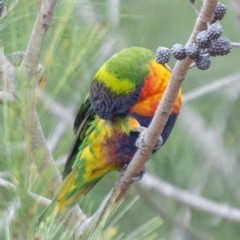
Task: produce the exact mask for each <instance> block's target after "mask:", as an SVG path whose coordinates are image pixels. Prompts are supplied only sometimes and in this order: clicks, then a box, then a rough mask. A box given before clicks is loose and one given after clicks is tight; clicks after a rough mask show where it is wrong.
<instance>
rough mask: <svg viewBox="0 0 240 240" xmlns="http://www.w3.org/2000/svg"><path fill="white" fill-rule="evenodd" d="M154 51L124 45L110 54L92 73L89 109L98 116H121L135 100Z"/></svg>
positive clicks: (104, 117)
mask: <svg viewBox="0 0 240 240" xmlns="http://www.w3.org/2000/svg"><path fill="white" fill-rule="evenodd" d="M154 59H155V54H154V53H153V52H152V51H151V50H148V49H145V48H140V47H133V48H128V49H125V50H123V51H121V52H120V53H117V54H115V55H114V56H113V57H111V58H110V59H109V60H108V61H107V62H105V63H104V65H103V66H102V67H101V68H100V69H99V71H98V72H97V73H96V75H95V77H94V80H93V82H92V85H91V90H90V96H89V97H90V101H91V106H92V108H93V110H94V111H95V112H96V113H97V114H98V115H99V117H100V118H102V119H106V120H107V119H111V118H112V117H113V116H115V115H117V116H120V117H121V116H125V115H126V114H128V111H129V109H130V108H131V107H132V106H133V105H134V104H135V103H136V102H137V101H138V99H139V97H140V94H141V88H142V86H143V83H144V80H145V78H146V77H147V76H148V74H149V67H148V66H149V65H150V64H151V62H152V61H154Z"/></svg>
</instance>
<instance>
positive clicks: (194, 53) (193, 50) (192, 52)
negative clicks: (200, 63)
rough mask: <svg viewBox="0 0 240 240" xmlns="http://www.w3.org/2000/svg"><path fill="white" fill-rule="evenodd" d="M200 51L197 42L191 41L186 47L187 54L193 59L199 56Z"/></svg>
mask: <svg viewBox="0 0 240 240" xmlns="http://www.w3.org/2000/svg"><path fill="white" fill-rule="evenodd" d="M199 53H200V50H199V48H198V45H197V44H196V43H190V44H189V45H188V46H187V47H186V55H187V56H188V57H190V58H191V59H193V60H195V59H197V58H198V56H199Z"/></svg>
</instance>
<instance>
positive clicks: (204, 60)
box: [195, 54, 211, 70]
mask: <svg viewBox="0 0 240 240" xmlns="http://www.w3.org/2000/svg"><path fill="white" fill-rule="evenodd" d="M195 64H196V67H197V68H198V69H200V70H206V69H208V68H210V66H211V61H210V58H209V54H200V55H199V57H198V58H197V59H196V60H195Z"/></svg>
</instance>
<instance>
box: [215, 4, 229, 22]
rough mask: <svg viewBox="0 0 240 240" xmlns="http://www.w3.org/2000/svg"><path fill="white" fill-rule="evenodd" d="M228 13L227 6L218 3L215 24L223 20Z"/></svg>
mask: <svg viewBox="0 0 240 240" xmlns="http://www.w3.org/2000/svg"><path fill="white" fill-rule="evenodd" d="M226 12H227V6H226V5H224V4H222V3H220V2H218V3H217V7H216V10H215V13H214V17H213V22H216V21H220V20H222V19H223V18H224V16H225V14H226Z"/></svg>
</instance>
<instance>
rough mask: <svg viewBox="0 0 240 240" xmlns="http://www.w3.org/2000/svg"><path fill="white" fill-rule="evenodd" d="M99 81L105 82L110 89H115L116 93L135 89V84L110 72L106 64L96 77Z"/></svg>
mask: <svg viewBox="0 0 240 240" xmlns="http://www.w3.org/2000/svg"><path fill="white" fill-rule="evenodd" d="M94 78H95V79H97V80H98V82H100V83H103V84H104V86H106V87H107V88H108V89H114V93H116V94H117V95H118V94H121V93H128V92H131V91H133V90H134V89H135V84H134V83H133V82H131V81H129V79H122V78H117V77H116V76H115V75H113V74H111V73H109V72H108V71H107V70H106V66H105V65H103V66H102V67H101V68H100V69H99V71H98V72H97V74H96V75H95V77H94Z"/></svg>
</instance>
